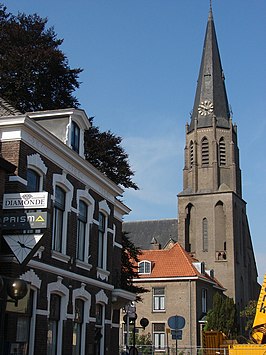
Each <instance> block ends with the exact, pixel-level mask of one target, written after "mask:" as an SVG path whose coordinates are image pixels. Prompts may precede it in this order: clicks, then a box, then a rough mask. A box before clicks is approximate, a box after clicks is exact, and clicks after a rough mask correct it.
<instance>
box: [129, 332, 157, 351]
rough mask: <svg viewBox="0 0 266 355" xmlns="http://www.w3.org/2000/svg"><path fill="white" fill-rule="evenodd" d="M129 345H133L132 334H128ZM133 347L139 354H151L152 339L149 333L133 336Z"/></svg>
mask: <svg viewBox="0 0 266 355" xmlns="http://www.w3.org/2000/svg"><path fill="white" fill-rule="evenodd" d="M129 343H130V344H133V333H130V337H129ZM135 345H136V347H137V348H138V350H139V352H141V354H143V355H144V354H151V348H152V337H151V333H146V334H145V333H142V334H139V333H136V334H135Z"/></svg>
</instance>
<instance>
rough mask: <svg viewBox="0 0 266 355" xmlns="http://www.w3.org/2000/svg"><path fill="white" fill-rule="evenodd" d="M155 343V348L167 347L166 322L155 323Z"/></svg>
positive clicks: (153, 328) (162, 348)
mask: <svg viewBox="0 0 266 355" xmlns="http://www.w3.org/2000/svg"><path fill="white" fill-rule="evenodd" d="M152 331H153V344H154V347H155V350H164V349H165V324H164V323H153V327H152Z"/></svg>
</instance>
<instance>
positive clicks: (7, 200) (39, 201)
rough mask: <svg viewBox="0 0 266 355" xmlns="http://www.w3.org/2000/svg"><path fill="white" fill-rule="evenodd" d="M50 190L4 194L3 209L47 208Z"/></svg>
mask: <svg viewBox="0 0 266 355" xmlns="http://www.w3.org/2000/svg"><path fill="white" fill-rule="evenodd" d="M47 201H48V192H46V191H43V192H22V193H15V194H4V198H3V210H17V209H39V208H40V209H41V208H47Z"/></svg>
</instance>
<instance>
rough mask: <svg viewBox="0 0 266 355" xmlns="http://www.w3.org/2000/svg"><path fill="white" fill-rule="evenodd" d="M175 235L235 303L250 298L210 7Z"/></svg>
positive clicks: (253, 291)
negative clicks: (201, 262)
mask: <svg viewBox="0 0 266 355" xmlns="http://www.w3.org/2000/svg"><path fill="white" fill-rule="evenodd" d="M178 241H179V243H181V245H183V247H184V248H185V250H186V251H188V252H190V253H191V254H192V255H193V256H194V257H195V258H197V259H199V260H201V261H205V263H206V265H207V267H208V268H209V269H214V270H215V275H216V277H217V278H218V280H219V281H220V282H221V283H222V285H223V286H224V287H225V288H226V289H227V292H226V293H227V295H228V296H230V297H233V298H234V300H235V303H236V305H237V307H238V309H242V308H243V307H244V306H245V305H246V304H247V302H248V300H250V299H256V296H257V291H258V288H257V269H256V262H255V258H254V253H253V247H252V241H251V236H250V232H249V226H248V219H247V215H246V202H245V201H244V200H243V198H242V185H241V170H240V165H239V148H238V144H237V127H236V125H235V124H233V122H232V117H231V115H230V108H229V104H228V100H227V94H226V89H225V78H224V73H223V69H222V65H221V59H220V55H219V49H218V43H217V38H216V33H215V27H214V21H213V14H212V9H210V12H209V18H208V23H207V29H206V35H205V40H204V47H203V54H202V60H201V66H200V72H199V78H198V83H197V89H196V95H195V101H194V107H193V111H192V116H191V120H190V123H189V124H188V125H187V126H186V145H185V164H184V170H183V191H182V192H181V193H179V195H178Z"/></svg>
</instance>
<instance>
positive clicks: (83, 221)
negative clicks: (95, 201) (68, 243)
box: [77, 201, 88, 261]
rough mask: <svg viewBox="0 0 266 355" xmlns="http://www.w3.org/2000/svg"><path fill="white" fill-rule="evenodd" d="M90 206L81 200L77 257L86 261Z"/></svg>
mask: <svg viewBox="0 0 266 355" xmlns="http://www.w3.org/2000/svg"><path fill="white" fill-rule="evenodd" d="M87 219H88V206H87V204H86V203H85V202H83V201H79V215H78V226H77V259H79V260H82V261H85V255H86V252H85V251H86V237H87Z"/></svg>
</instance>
